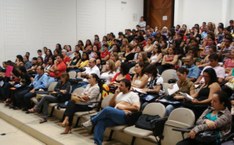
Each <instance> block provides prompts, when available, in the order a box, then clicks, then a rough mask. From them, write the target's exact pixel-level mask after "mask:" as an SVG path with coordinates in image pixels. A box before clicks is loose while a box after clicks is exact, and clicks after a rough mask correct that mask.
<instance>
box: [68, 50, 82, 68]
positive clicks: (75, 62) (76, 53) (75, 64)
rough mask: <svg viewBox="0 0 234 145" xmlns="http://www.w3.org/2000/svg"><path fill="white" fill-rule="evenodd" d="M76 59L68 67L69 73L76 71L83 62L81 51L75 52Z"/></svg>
mask: <svg viewBox="0 0 234 145" xmlns="http://www.w3.org/2000/svg"><path fill="white" fill-rule="evenodd" d="M73 54H74V57H73V58H72V60H71V61H70V63H69V64H68V66H67V70H68V71H72V70H76V69H77V68H78V64H79V63H80V61H81V55H80V52H79V51H74V53H73Z"/></svg>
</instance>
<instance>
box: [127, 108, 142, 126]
mask: <svg viewBox="0 0 234 145" xmlns="http://www.w3.org/2000/svg"><path fill="white" fill-rule="evenodd" d="M141 114H142V112H140V111H137V112H132V113H129V114H127V115H126V116H125V120H126V122H127V125H129V126H131V125H134V124H135V123H136V122H137V120H138V118H139V117H140V116H141Z"/></svg>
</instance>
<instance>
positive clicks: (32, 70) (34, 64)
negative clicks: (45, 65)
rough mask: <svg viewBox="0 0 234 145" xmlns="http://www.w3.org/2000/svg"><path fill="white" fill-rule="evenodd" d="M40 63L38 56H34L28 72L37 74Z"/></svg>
mask: <svg viewBox="0 0 234 145" xmlns="http://www.w3.org/2000/svg"><path fill="white" fill-rule="evenodd" d="M37 66H38V63H37V58H36V57H33V58H32V65H31V67H30V68H28V69H27V72H28V73H29V74H31V75H33V74H36V69H37Z"/></svg>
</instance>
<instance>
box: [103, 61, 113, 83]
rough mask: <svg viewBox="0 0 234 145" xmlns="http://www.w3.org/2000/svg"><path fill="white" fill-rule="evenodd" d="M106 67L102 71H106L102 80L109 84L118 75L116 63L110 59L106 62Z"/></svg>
mask: <svg viewBox="0 0 234 145" xmlns="http://www.w3.org/2000/svg"><path fill="white" fill-rule="evenodd" d="M104 66H105V68H103V69H102V70H104V71H103V72H102V74H101V76H100V79H104V80H105V84H109V83H110V81H111V80H112V79H113V77H114V75H115V74H116V72H115V62H114V61H113V60H111V59H110V60H108V61H107V62H106V64H105V65H104Z"/></svg>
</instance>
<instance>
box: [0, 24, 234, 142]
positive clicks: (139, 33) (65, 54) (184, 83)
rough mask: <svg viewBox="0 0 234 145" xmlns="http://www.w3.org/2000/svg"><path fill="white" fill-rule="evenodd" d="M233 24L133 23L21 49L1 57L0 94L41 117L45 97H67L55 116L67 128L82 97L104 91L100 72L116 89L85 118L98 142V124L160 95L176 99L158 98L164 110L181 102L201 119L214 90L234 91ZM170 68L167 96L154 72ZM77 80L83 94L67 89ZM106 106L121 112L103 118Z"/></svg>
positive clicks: (13, 105)
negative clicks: (32, 49)
mask: <svg viewBox="0 0 234 145" xmlns="http://www.w3.org/2000/svg"><path fill="white" fill-rule="evenodd" d="M233 30H234V22H233V20H231V21H230V26H228V27H224V24H223V23H219V24H218V26H217V27H215V25H214V23H211V22H209V23H208V24H206V23H205V22H204V23H202V26H199V24H195V25H194V26H193V27H192V28H191V29H188V28H187V26H186V25H182V26H180V25H177V26H176V27H172V28H170V29H169V28H167V27H163V28H162V29H158V28H155V29H153V28H151V27H150V26H145V27H144V28H142V26H140V27H139V26H138V27H137V28H136V29H133V30H131V29H126V30H125V32H119V33H118V36H115V35H114V34H113V33H109V34H107V35H106V36H103V38H102V40H100V38H99V36H98V35H95V36H94V41H93V42H92V41H91V39H87V40H86V42H85V44H84V43H83V41H82V40H79V41H78V43H77V45H76V46H75V47H74V50H72V47H71V46H70V45H64V47H62V46H61V44H59V43H58V44H56V46H55V49H54V50H52V49H49V48H47V47H44V48H43V49H42V50H41V49H39V50H37V55H38V56H33V57H31V56H30V52H26V53H25V54H24V55H23V56H22V55H17V56H16V60H15V61H14V62H12V61H11V60H7V61H5V62H3V63H2V64H3V65H2V67H0V100H1V101H2V102H4V103H5V104H6V105H7V106H9V107H10V108H13V109H22V110H24V111H26V112H27V113H32V112H36V111H39V110H41V108H43V110H42V113H43V118H42V120H41V121H40V123H44V122H46V121H47V117H48V104H49V103H52V102H57V103H61V102H65V101H68V103H66V104H67V108H66V111H65V119H64V121H63V122H62V123H61V126H64V127H66V128H65V131H64V132H63V134H67V133H68V132H69V131H70V130H71V125H72V119H73V116H74V113H75V112H77V111H83V110H89V109H90V108H89V107H88V106H87V105H82V104H85V103H88V102H89V101H92V100H93V99H94V98H96V97H97V96H98V95H99V93H101V92H100V91H101V90H103V89H102V86H101V85H100V84H99V82H100V79H101V80H103V81H102V82H104V83H105V84H106V85H107V86H108V87H109V88H110V89H109V90H110V92H108V93H113V94H115V95H114V99H113V100H112V101H111V104H110V106H112V108H110V107H109V108H106V109H104V110H103V111H101V112H100V113H99V114H98V115H97V116H96V117H94V118H92V119H91V121H90V122H88V125H92V124H93V125H96V128H95V129H94V139H95V143H96V144H98V145H100V144H101V142H102V138H103V136H102V134H103V130H105V128H106V127H107V126H103V125H104V123H107V124H108V126H113V125H117V124H124V123H125V122H124V121H123V118H122V117H123V115H124V114H125V115H126V114H127V113H129V112H131V111H135V110H140V109H142V108H144V106H145V105H146V104H148V103H151V102H155V101H158V100H159V98H162V97H164V98H165V99H167V100H169V101H177V102H179V103H178V104H177V105H173V104H170V103H165V104H164V105H165V107H166V108H167V115H169V114H170V112H171V111H172V110H173V109H174V108H177V107H186V108H189V109H191V110H192V111H194V114H195V116H196V118H199V117H200V116H201V115H202V113H203V111H205V110H206V109H207V108H208V107H209V106H210V105H213V106H214V102H215V100H214V99H213V98H214V97H213V96H216V98H215V99H216V101H217V96H218V97H220V95H222V94H219V93H218V94H217V92H218V91H221V90H223V91H225V92H226V93H227V96H228V97H230V96H231V95H232V94H233V90H234V42H233V38H234V31H233ZM30 60H31V61H30ZM169 69H170V70H171V69H172V70H175V71H176V75H177V78H178V80H174V81H175V82H173V80H172V83H173V84H177V86H178V88H179V89H178V91H176V92H175V93H174V94H172V95H168V94H166V93H165V88H163V86H164V85H163V83H171V82H164V81H163V78H162V77H160V75H161V74H163V72H164V71H166V70H169ZM71 71H73V72H74V71H75V73H76V78H75V79H76V80H77V81H76V82H75V83H74V82H73V83H70V82H69V81H70V80H71V79H69V75H68V74H69V72H71ZM51 82H58V84H57V85H56V87H55V89H54V92H52V93H51V94H48V95H44V97H42V98H40V100H39V102H38V103H37V104H34V103H33V102H32V101H31V99H32V98H35V97H36V96H37V94H38V93H40V91H47V89H48V87H49V85H50V83H51ZM129 83H130V84H129ZM71 85H72V89H71V88H70V86H71ZM172 86H173V85H169V87H168V88H169V89H170V87H172ZM80 87H83V88H85V90H84V91H83V92H82V93H81V94H74V93H72V91H73V90H75V89H76V88H80ZM70 89H71V90H70ZM132 92H135V93H132ZM181 93H187V94H188V95H190V96H191V97H192V99H191V100H187V99H186V98H185V96H183V95H182V94H181ZM147 95H152V96H154V99H150V100H146V99H145V98H146V97H147ZM71 96H73V97H71ZM74 96H75V97H76V98H75V99H74ZM125 97H126V98H125ZM219 100H220V102H222V100H221V99H220V98H219ZM77 102H78V103H77ZM79 102H81V103H79ZM212 102H213V103H212ZM139 103H140V104H141V105H139ZM233 106H234V104H233ZM113 107H114V108H113ZM214 108H215V107H214ZM215 109H217V108H215ZM218 109H219V108H218ZM221 109H224V106H223V107H221ZM119 110H121V111H122V112H121V111H119ZM209 111H210V110H209ZM209 111H208V112H209ZM206 112H207V111H206ZM108 113H113V114H115V113H116V116H113V117H117V116H121V117H120V118H118V119H116V120H112V118H111V117H112V116H110V118H106V117H105V116H104V117H103V114H108ZM203 115H204V114H203ZM198 122H199V120H198ZM85 126H87V123H86V124H85ZM100 129H101V130H100ZM195 132H196V130H193V132H192V131H191V133H190V136H191V137H193V135H194V133H195Z"/></svg>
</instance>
